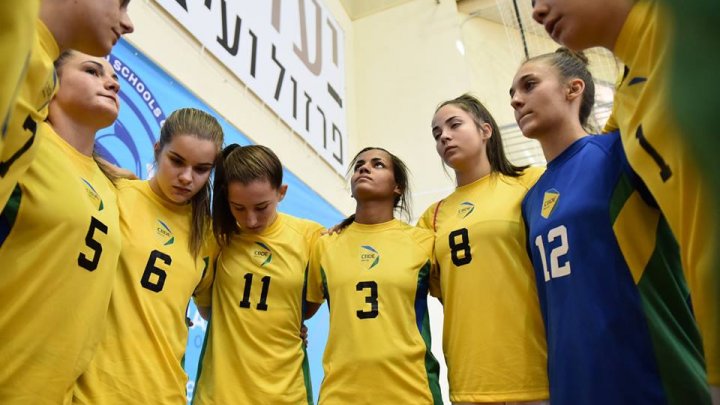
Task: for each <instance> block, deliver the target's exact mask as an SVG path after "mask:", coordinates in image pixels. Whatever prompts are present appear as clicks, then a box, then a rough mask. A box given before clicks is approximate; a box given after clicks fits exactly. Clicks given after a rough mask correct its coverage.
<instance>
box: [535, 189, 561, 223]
mask: <svg viewBox="0 0 720 405" xmlns="http://www.w3.org/2000/svg"><path fill="white" fill-rule="evenodd" d="M559 199H560V192H559V191H557V190H555V189H554V188H551V189H550V190H548V191H546V192H545V196H544V197H543V205H542V210H541V211H540V215H541V216H542V217H543V218H545V219H547V218H550V214H552V213H553V211H555V207H556V206H557V202H558V200H559Z"/></svg>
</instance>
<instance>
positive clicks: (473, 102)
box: [435, 93, 527, 177]
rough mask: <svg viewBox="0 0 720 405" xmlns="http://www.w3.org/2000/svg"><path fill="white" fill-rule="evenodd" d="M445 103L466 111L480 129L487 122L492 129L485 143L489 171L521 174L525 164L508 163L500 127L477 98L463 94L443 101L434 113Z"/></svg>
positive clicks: (508, 174)
mask: <svg viewBox="0 0 720 405" xmlns="http://www.w3.org/2000/svg"><path fill="white" fill-rule="evenodd" d="M446 105H452V106H455V107H458V108H460V109H461V110H463V111H465V112H466V113H468V114H470V116H471V117H472V119H473V121H474V122H475V126H476V127H477V128H478V129H480V126H481V125H482V124H489V125H490V128H491V129H492V136H491V137H490V139H489V140H488V143H487V157H488V161H489V162H490V171H492V172H493V173H495V172H500V173H502V174H504V175H506V176H512V177H517V176H519V175H521V174H522V172H523V170H525V169H526V168H527V166H515V165H514V164H512V163H510V160H508V158H507V156H505V149H504V147H503V142H502V136H501V135H500V127H499V126H498V124H497V122H496V121H495V118H493V116H492V114H490V111H489V110H488V109H487V108H486V107H485V106H484V105H483V103H481V102H480V100H478V99H477V98H475V97H473V96H472V95H470V94H467V93H465V94H463V95H462V96H460V97H457V98H454V99H452V100H447V101H443V102H442V103H440V105H439V106H438V107H437V108H436V109H435V114H437V112H438V111H439V110H440V109H441V108H443V107H445V106H446Z"/></svg>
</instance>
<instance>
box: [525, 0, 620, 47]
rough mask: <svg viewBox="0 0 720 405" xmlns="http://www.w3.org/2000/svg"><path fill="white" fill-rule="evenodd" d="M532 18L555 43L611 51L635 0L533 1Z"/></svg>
mask: <svg viewBox="0 0 720 405" xmlns="http://www.w3.org/2000/svg"><path fill="white" fill-rule="evenodd" d="M532 4H533V19H534V20H535V21H537V22H538V23H540V24H541V25H543V26H544V27H545V31H547V33H548V34H549V35H550V37H552V39H554V40H555V42H557V43H559V44H562V45H565V46H567V47H568V48H570V49H574V50H576V51H579V50H584V49H587V48H591V47H594V46H604V47H606V48H609V49H612V48H613V47H614V46H615V41H616V40H617V35H618V34H619V32H620V29H621V28H622V25H623V24H624V22H625V19H626V17H627V13H628V12H629V11H630V9H631V8H632V4H633V1H632V0H532Z"/></svg>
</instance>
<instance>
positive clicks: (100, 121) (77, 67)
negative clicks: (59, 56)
mask: <svg viewBox="0 0 720 405" xmlns="http://www.w3.org/2000/svg"><path fill="white" fill-rule="evenodd" d="M59 75H60V81H61V82H62V86H60V89H59V90H58V93H57V94H56V95H55V98H54V99H53V101H52V103H51V104H50V110H51V113H50V114H51V119H52V115H54V114H57V113H62V114H66V115H68V116H70V117H72V118H73V120H75V121H79V122H83V123H87V124H88V125H93V126H95V127H96V128H97V129H100V128H104V127H107V126H108V125H111V124H112V123H113V122H114V121H115V120H116V119H117V116H118V112H119V109H120V103H119V100H118V92H119V91H120V84H119V83H118V80H117V75H116V74H115V71H114V70H113V68H112V66H110V63H108V61H106V60H105V59H104V58H98V57H95V56H90V55H86V54H84V53H80V52H73V53H71V54H70V56H68V57H67V59H66V60H65V63H64V64H63V65H62V67H61V68H60V72H59Z"/></svg>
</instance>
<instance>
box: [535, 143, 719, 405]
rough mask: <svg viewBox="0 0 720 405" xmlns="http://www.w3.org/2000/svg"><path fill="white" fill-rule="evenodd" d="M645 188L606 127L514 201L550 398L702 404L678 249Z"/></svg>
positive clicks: (705, 399) (700, 366)
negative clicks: (522, 226)
mask: <svg viewBox="0 0 720 405" xmlns="http://www.w3.org/2000/svg"><path fill="white" fill-rule="evenodd" d="M647 195H649V194H647V193H646V192H645V189H644V186H643V184H642V183H641V182H640V180H639V178H638V177H637V176H636V175H635V174H634V172H632V170H631V169H630V166H629V165H628V163H627V160H626V159H625V155H624V153H623V149H622V144H621V140H620V137H619V134H618V133H617V132H615V133H611V134H608V135H599V136H587V137H584V138H582V139H580V140H578V141H576V142H575V143H573V144H572V145H571V146H570V147H569V148H567V149H566V150H565V151H564V152H563V153H562V154H560V155H559V156H558V157H557V158H555V159H554V160H553V161H552V162H550V163H549V164H548V166H547V171H546V172H545V173H544V174H543V176H542V177H540V179H539V180H538V182H537V183H536V184H535V186H534V187H533V188H532V189H530V191H529V192H528V194H527V195H526V197H525V199H524V200H523V204H522V210H523V216H524V218H525V223H526V224H527V225H526V226H527V227H528V233H527V235H528V250H529V252H530V256H531V259H532V262H533V267H534V269H535V276H536V277H535V278H536V282H537V287H538V288H537V290H538V295H539V298H540V305H541V310H542V314H543V320H544V322H545V329H546V333H547V343H548V377H549V380H550V400H551V401H552V404H553V405H564V404H585V405H588V404H615V405H617V404H633V405H638V404H665V403H668V404H709V403H710V397H709V390H708V386H707V382H706V381H707V380H706V373H705V365H704V358H703V354H702V343H701V340H700V336H699V332H698V329H697V326H696V324H695V319H694V317H693V314H692V308H691V303H690V297H689V293H688V289H687V286H686V283H685V279H684V277H683V273H682V267H681V265H680V256H679V248H678V246H677V242H676V241H675V239H674V238H673V236H672V233H671V232H670V229H669V227H668V224H667V222H666V221H665V219H664V218H663V217H662V216H661V214H660V212H659V211H658V210H657V208H655V207H654V206H653V205H654V204H653V201H652V200H651V199H650V198H648V197H644V196H647Z"/></svg>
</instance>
